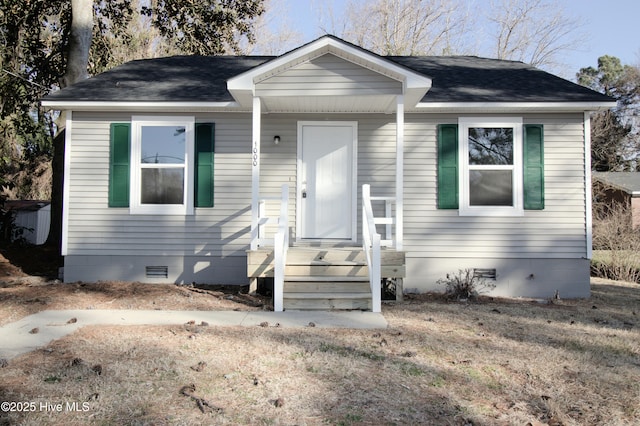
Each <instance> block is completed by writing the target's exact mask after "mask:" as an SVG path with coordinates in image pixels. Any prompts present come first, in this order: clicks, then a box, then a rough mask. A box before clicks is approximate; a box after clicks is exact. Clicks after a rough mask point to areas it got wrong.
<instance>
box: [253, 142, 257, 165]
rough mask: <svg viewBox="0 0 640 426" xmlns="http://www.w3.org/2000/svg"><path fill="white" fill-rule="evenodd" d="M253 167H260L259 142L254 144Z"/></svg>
mask: <svg viewBox="0 0 640 426" xmlns="http://www.w3.org/2000/svg"><path fill="white" fill-rule="evenodd" d="M253 166H254V167H257V166H258V142H256V141H254V142H253Z"/></svg>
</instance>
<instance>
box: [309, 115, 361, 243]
mask: <svg viewBox="0 0 640 426" xmlns="http://www.w3.org/2000/svg"><path fill="white" fill-rule="evenodd" d="M356 140H357V124H356V123H355V122H299V123H298V197H297V198H298V207H299V208H298V215H297V217H298V226H297V229H298V233H297V235H298V236H299V237H298V238H300V239H339V240H353V241H355V239H356V232H355V231H356V229H355V228H356V216H355V215H356V199H355V196H356V189H355V188H356V187H355V184H356V161H355V158H356Z"/></svg>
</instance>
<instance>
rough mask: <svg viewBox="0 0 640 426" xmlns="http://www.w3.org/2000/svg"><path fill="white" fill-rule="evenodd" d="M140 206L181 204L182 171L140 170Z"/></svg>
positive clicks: (182, 197) (182, 193)
mask: <svg viewBox="0 0 640 426" xmlns="http://www.w3.org/2000/svg"><path fill="white" fill-rule="evenodd" d="M141 171H142V174H141V182H140V184H141V188H140V202H141V203H142V204H183V203H184V169H182V168H180V169H146V168H145V169H142V170H141Z"/></svg>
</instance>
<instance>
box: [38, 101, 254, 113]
mask: <svg viewBox="0 0 640 426" xmlns="http://www.w3.org/2000/svg"><path fill="white" fill-rule="evenodd" d="M42 106H43V107H45V108H48V109H52V110H59V111H148V112H172V113H175V112H176V111H181V112H182V111H184V112H204V111H228V110H233V111H241V110H242V108H241V107H240V104H238V103H237V102H187V101H184V102H148V101H145V102H143V101H132V102H125V101H119V102H115V101H56V100H43V101H42Z"/></svg>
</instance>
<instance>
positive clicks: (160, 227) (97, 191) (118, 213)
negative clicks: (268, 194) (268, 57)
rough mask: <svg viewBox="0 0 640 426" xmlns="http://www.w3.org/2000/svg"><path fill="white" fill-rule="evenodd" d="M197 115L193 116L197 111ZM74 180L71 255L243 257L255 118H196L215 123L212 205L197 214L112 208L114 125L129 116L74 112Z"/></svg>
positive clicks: (71, 179)
mask: <svg viewBox="0 0 640 426" xmlns="http://www.w3.org/2000/svg"><path fill="white" fill-rule="evenodd" d="M191 115H192V114H191ZM73 118H74V122H73V134H72V136H71V150H70V152H71V170H70V175H69V180H70V181H69V205H68V206H66V208H68V209H69V227H68V230H69V231H68V232H69V235H68V254H69V255H92V254H93V255H125V256H126V255H141V254H145V255H201V256H210V255H214V256H222V257H224V256H229V255H240V256H244V255H245V252H244V250H245V249H246V248H247V245H248V242H249V229H250V227H251V164H250V157H249V149H250V140H251V117H250V115H246V114H245V115H239V114H195V119H196V122H215V125H216V127H215V132H216V152H215V157H214V158H215V164H214V173H215V179H214V197H215V200H214V205H215V207H213V208H195V214H194V215H193V216H188V217H185V216H154V215H131V214H130V213H129V209H128V208H109V207H108V206H107V193H108V190H107V188H108V182H109V124H110V123H111V122H128V121H130V120H131V115H130V114H106V113H105V114H98V113H80V112H76V113H74V115H73Z"/></svg>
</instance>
